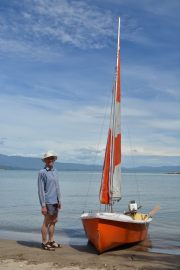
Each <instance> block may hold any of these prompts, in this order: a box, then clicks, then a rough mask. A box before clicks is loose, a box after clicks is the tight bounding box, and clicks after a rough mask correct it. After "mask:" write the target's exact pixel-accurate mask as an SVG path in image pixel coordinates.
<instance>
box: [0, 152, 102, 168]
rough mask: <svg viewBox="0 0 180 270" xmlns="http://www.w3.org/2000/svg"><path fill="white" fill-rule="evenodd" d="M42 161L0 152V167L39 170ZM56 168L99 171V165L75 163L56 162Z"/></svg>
mask: <svg viewBox="0 0 180 270" xmlns="http://www.w3.org/2000/svg"><path fill="white" fill-rule="evenodd" d="M42 166H43V163H42V161H41V160H40V159H39V158H35V157H22V156H7V155H2V154H0V168H3V167H4V169H14V170H15V169H22V170H39V169H40V168H42ZM56 168H57V169H58V170H61V171H101V168H102V167H101V166H100V165H86V164H76V163H60V162H56Z"/></svg>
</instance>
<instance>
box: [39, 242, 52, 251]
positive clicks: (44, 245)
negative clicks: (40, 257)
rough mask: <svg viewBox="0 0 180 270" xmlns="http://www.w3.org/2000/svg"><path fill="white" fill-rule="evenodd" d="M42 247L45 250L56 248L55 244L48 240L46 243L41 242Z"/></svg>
mask: <svg viewBox="0 0 180 270" xmlns="http://www.w3.org/2000/svg"><path fill="white" fill-rule="evenodd" d="M41 247H42V248H43V249H44V250H49V251H55V248H54V247H53V246H51V245H50V244H49V243H48V242H47V243H46V244H43V243H42V244H41Z"/></svg>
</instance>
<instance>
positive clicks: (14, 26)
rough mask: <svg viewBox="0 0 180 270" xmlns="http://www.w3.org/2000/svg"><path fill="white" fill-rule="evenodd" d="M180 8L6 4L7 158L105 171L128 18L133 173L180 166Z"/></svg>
mask: <svg viewBox="0 0 180 270" xmlns="http://www.w3.org/2000/svg"><path fill="white" fill-rule="evenodd" d="M179 14H180V1H179V0H173V1H168V0H158V1H156V0H146V1H144V0H137V1H133V0H103V1H102V0H84V1H83V0H82V1H81V0H79V1H75V0H74V1H72V0H22V1H19V0H9V1H6V0H0V153H1V154H6V155H21V156H36V157H41V155H42V154H43V153H44V152H46V151H47V150H54V151H55V152H56V153H57V154H58V155H59V161H60V162H77V163H86V164H101V163H102V162H103V155H104V149H105V144H106V139H107V130H108V125H109V108H110V101H111V91H112V85H113V80H114V74H115V65H116V47H117V22H118V16H120V17H121V91H122V107H121V108H122V109H121V110H122V118H121V123H122V154H123V157H122V163H123V166H126V167H132V166H141V165H142V166H143V165H148V166H161V165H179V162H180V104H179V101H180V89H179V88H180V50H179V47H180V35H179V32H180V20H179Z"/></svg>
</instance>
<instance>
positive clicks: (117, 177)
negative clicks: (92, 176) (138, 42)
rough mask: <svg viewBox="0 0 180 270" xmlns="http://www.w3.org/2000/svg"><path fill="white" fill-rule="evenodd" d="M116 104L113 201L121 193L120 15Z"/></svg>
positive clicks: (119, 196)
mask: <svg viewBox="0 0 180 270" xmlns="http://www.w3.org/2000/svg"><path fill="white" fill-rule="evenodd" d="M115 87H116V91H115V105H114V126H113V148H112V151H113V160H112V162H113V172H112V183H111V201H112V202H114V201H119V200H120V199H121V197H122V195H121V109H120V102H121V88H120V17H119V20H118V38H117V63H116V82H115Z"/></svg>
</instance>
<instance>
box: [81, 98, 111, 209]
mask: <svg viewBox="0 0 180 270" xmlns="http://www.w3.org/2000/svg"><path fill="white" fill-rule="evenodd" d="M106 98H107V100H106V103H105V106H104V109H105V110H104V111H105V112H104V116H103V120H102V124H101V128H100V133H99V139H98V143H97V147H96V154H95V157H94V161H93V165H96V164H97V156H98V153H99V147H100V142H101V140H102V134H103V129H104V125H105V119H106V115H107V109H108V107H109V103H110V101H109V100H110V98H109V95H107V96H106ZM93 176H94V174H93V172H92V173H91V177H90V180H89V183H88V189H87V193H86V196H85V201H84V209H86V208H87V198H88V195H89V191H90V187H91V183H92V180H93Z"/></svg>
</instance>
